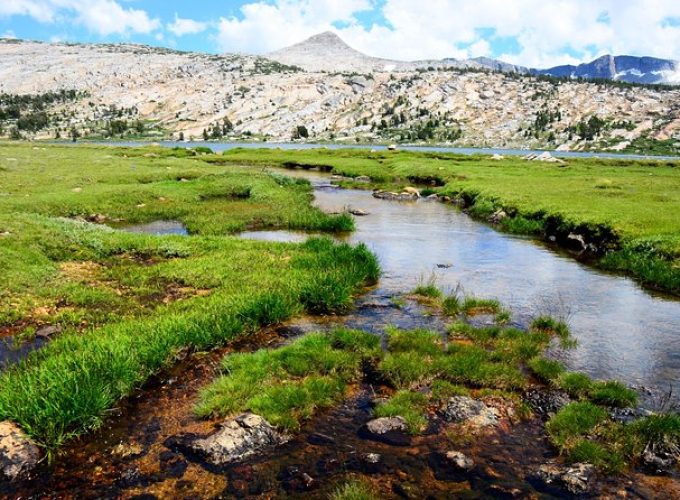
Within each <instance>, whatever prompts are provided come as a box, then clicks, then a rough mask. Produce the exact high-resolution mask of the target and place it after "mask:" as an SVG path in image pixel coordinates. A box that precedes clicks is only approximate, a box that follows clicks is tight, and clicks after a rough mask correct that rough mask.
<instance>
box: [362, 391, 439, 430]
mask: <svg viewBox="0 0 680 500" xmlns="http://www.w3.org/2000/svg"><path fill="white" fill-rule="evenodd" d="M427 406H428V398H427V396H425V394H422V393H420V392H415V391H408V390H400V391H397V392H396V393H395V394H394V395H393V396H392V397H391V398H390V399H389V401H386V402H384V403H380V404H379V405H378V406H377V407H376V408H375V410H374V412H373V413H374V414H375V416H376V417H396V416H401V417H403V418H404V420H405V421H406V425H407V427H408V430H409V432H410V433H411V434H419V433H420V432H422V431H423V430H425V427H426V426H427V416H426V415H427Z"/></svg>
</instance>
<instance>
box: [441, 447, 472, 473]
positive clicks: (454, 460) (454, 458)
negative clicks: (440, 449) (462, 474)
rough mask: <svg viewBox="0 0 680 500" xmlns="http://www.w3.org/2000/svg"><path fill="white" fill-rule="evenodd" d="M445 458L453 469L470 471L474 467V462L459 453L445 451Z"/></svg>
mask: <svg viewBox="0 0 680 500" xmlns="http://www.w3.org/2000/svg"><path fill="white" fill-rule="evenodd" d="M445 456H446V460H448V461H449V463H450V464H451V465H452V466H453V467H454V468H455V469H458V470H461V471H470V470H472V468H473V467H474V466H475V462H474V460H472V459H471V458H470V457H468V456H467V455H465V454H463V453H461V452H460V451H447V452H446V455H445Z"/></svg>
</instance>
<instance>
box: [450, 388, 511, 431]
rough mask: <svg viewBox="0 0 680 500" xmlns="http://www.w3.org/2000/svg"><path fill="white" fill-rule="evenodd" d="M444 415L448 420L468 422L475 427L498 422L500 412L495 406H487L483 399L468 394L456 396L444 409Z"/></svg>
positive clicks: (493, 424) (492, 424)
mask: <svg viewBox="0 0 680 500" xmlns="http://www.w3.org/2000/svg"><path fill="white" fill-rule="evenodd" d="M442 416H443V417H444V420H446V421H447V422H455V423H467V424H471V425H473V426H474V427H488V426H495V425H497V424H498V413H497V411H496V409H495V408H491V407H489V406H487V405H486V404H485V403H484V402H483V401H479V400H477V399H472V398H469V397H467V396H454V397H452V398H450V399H449V401H448V402H447V403H446V406H444V408H443V409H442Z"/></svg>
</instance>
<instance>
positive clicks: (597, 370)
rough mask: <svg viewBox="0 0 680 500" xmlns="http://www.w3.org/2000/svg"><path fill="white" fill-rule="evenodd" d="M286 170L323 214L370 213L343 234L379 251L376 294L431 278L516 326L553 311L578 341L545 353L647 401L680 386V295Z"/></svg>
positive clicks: (426, 208)
mask: <svg viewBox="0 0 680 500" xmlns="http://www.w3.org/2000/svg"><path fill="white" fill-rule="evenodd" d="M285 173H286V175H289V176H299V177H304V178H306V179H308V180H309V181H310V182H312V184H313V185H314V186H315V196H316V204H317V205H318V206H319V207H320V208H321V209H323V210H324V211H326V212H339V211H342V210H344V209H346V208H352V209H361V210H364V211H366V212H368V214H369V215H367V216H364V217H355V222H356V231H355V232H354V233H352V234H351V235H350V236H348V237H347V238H346V241H347V242H349V243H353V244H356V243H360V242H361V243H365V244H366V245H367V246H368V247H369V249H370V250H372V251H373V252H375V253H376V255H378V257H379V259H380V264H381V266H382V270H383V277H382V279H381V280H380V284H379V287H378V289H377V290H375V291H374V292H373V293H374V294H376V295H394V294H398V293H405V292H408V291H410V290H412V289H413V288H414V287H415V286H417V284H418V283H419V281H421V280H425V281H427V280H428V279H430V277H431V276H434V279H435V280H436V284H437V285H438V286H439V287H440V288H442V289H443V290H445V291H446V290H451V291H453V290H456V289H457V288H458V289H461V290H462V291H463V292H464V293H467V294H471V295H475V296H480V297H485V298H496V299H498V300H500V301H501V302H502V303H503V304H504V305H505V306H507V307H508V308H510V310H511V311H512V313H513V318H514V321H515V322H516V323H517V324H518V325H519V326H526V324H527V323H528V322H529V321H530V320H531V319H532V318H534V317H536V316H538V315H541V314H552V315H554V316H557V317H559V318H561V319H565V320H566V321H567V322H568V324H569V326H570V327H571V330H572V333H573V335H574V336H575V338H576V339H577V340H578V346H577V347H576V348H575V349H572V350H568V351H561V350H553V352H552V353H551V354H552V355H553V356H554V357H557V358H559V359H560V360H561V361H563V362H565V363H566V364H567V366H568V367H569V368H570V369H572V370H579V371H584V372H586V373H588V374H589V375H591V376H592V377H594V378H601V379H617V380H620V381H622V382H624V383H626V384H628V385H631V386H634V387H636V388H638V389H642V391H641V392H642V394H641V395H642V397H643V400H644V399H645V396H647V400H648V401H647V402H648V403H649V404H654V402H655V401H654V400H655V399H656V398H658V396H659V394H660V393H662V392H667V391H668V390H669V388H672V389H673V394H676V395H677V394H679V393H680V301H678V300H676V299H672V298H669V297H664V296H661V295H655V294H653V293H650V292H649V291H647V290H644V289H643V288H642V287H640V286H639V285H637V284H636V283H635V282H634V281H633V280H631V279H629V278H625V277H620V276H615V275H612V274H607V273H604V272H601V271H598V270H596V269H594V268H592V267H589V266H587V265H586V264H582V263H580V262H578V261H577V260H575V259H574V257H573V256H572V255H569V254H568V253H566V252H564V251H561V250H559V249H557V248H550V247H548V246H547V245H545V244H543V243H542V242H539V241H536V240H533V239H530V238H526V237H521V236H514V235H509V234H504V233H501V232H498V231H496V230H494V229H493V228H492V227H490V226H488V225H486V224H482V223H480V222H477V221H475V220H473V219H472V218H471V217H469V216H468V215H466V214H464V213H462V212H461V211H460V210H458V209H457V208H455V207H453V206H450V205H445V204H442V203H439V202H437V201H427V200H420V201H417V202H397V201H386V200H379V199H376V198H374V197H373V196H372V194H371V192H370V191H362V190H356V189H336V188H334V187H333V186H332V185H331V184H330V176H329V175H327V174H324V173H320V172H313V171H305V170H292V171H291V170H286V171H285ZM284 234H285V233H284ZM275 238H276V239H277V240H281V234H277V235H276V237H275ZM265 239H266V238H265ZM449 266H450V267H449Z"/></svg>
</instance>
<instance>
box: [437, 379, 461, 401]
mask: <svg viewBox="0 0 680 500" xmlns="http://www.w3.org/2000/svg"><path fill="white" fill-rule="evenodd" d="M430 389H431V391H432V399H433V400H434V401H437V402H439V403H443V402H445V401H448V400H449V398H452V397H454V396H469V395H470V390H469V389H468V388H467V387H465V386H462V385H457V384H452V383H451V382H449V381H447V380H435V381H434V382H432V384H431V385H430Z"/></svg>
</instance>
